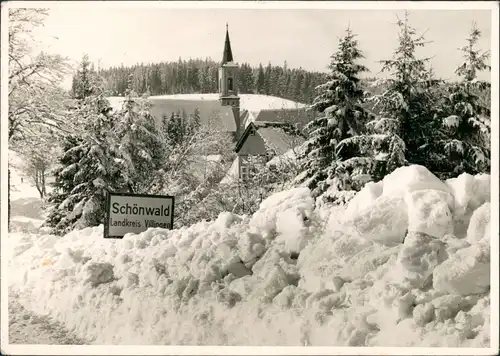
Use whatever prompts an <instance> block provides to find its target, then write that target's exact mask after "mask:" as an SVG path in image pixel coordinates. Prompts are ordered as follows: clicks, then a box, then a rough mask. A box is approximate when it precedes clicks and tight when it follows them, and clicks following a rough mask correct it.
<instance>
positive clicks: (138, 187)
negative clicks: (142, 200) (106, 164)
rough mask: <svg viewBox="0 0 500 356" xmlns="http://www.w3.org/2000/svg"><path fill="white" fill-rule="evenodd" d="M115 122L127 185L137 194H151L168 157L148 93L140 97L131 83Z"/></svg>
mask: <svg viewBox="0 0 500 356" xmlns="http://www.w3.org/2000/svg"><path fill="white" fill-rule="evenodd" d="M115 120H116V123H117V125H116V128H115V134H116V137H117V139H118V153H119V155H120V157H121V158H122V159H123V163H124V164H125V165H126V167H127V169H126V172H127V174H128V175H127V177H126V179H127V182H128V183H127V184H128V186H129V188H130V190H131V191H132V192H134V193H147V189H148V187H150V186H151V184H152V179H153V178H152V177H153V176H154V175H153V173H154V172H155V171H156V170H157V169H158V168H159V167H160V165H161V163H162V162H163V159H164V157H165V141H164V138H163V135H162V133H161V130H160V129H159V128H158V127H157V124H156V121H155V119H154V117H153V116H152V115H151V112H150V103H149V102H148V100H147V94H145V95H143V96H142V97H140V98H139V97H138V95H137V94H136V93H134V92H133V91H132V89H131V85H130V84H129V87H128V89H127V91H126V99H125V101H124V103H123V107H122V109H121V110H120V111H119V112H118V113H116V117H115Z"/></svg>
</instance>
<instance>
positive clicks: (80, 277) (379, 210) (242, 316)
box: [9, 166, 490, 347]
mask: <svg viewBox="0 0 500 356" xmlns="http://www.w3.org/2000/svg"><path fill="white" fill-rule="evenodd" d="M489 196H490V180H489V176H486V175H482V176H476V177H473V176H469V175H463V176H461V177H460V178H458V179H455V180H450V181H447V182H441V181H439V180H438V179H437V178H435V177H434V176H433V175H432V174H430V173H429V172H428V171H427V170H426V169H425V168H423V167H420V166H412V167H406V168H402V169H399V170H397V171H396V172H394V173H393V174H391V175H390V176H388V177H386V178H385V179H384V181H382V182H379V183H377V184H374V183H370V184H368V185H367V187H366V188H365V189H364V190H363V191H362V192H360V193H358V195H357V196H356V197H355V199H354V200H353V201H351V203H350V204H349V206H348V207H347V209H345V208H333V207H329V206H316V205H315V202H314V201H313V199H312V198H311V197H310V195H309V191H308V190H307V189H301V188H297V189H293V190H289V191H285V192H282V193H279V194H276V195H274V196H272V197H270V198H269V199H267V200H266V201H264V202H263V203H262V204H261V207H260V210H259V211H258V212H257V213H255V214H254V215H253V216H251V217H246V216H243V217H241V216H236V215H234V214H231V213H223V214H221V215H220V216H219V218H218V219H217V220H216V221H214V222H203V223H199V224H196V225H193V226H191V227H189V228H183V229H179V230H172V231H168V230H162V229H150V230H148V231H147V232H145V233H142V234H140V235H127V236H126V237H125V238H124V239H123V240H104V239H103V237H102V235H103V233H102V226H100V227H95V228H87V229H84V230H81V231H73V232H71V233H69V234H68V235H66V236H64V237H62V238H60V237H55V236H50V235H42V234H41V233H23V232H17V233H13V234H10V235H9V245H10V268H9V280H10V290H11V292H12V293H19V297H18V299H17V301H18V302H19V303H20V304H21V305H22V306H23V307H24V308H26V309H27V310H29V311H30V312H34V313H36V314H38V315H51V317H52V318H53V319H54V320H57V321H58V322H60V323H62V324H64V326H65V328H67V329H68V330H70V331H71V332H72V333H74V334H75V335H77V336H78V337H79V338H82V339H85V340H88V342H90V343H93V344H121V345H131V344H135V345H146V344H161V345H250V346H256V345H269V346H274V345H276V346H277V345H281V346H303V345H313V346H414V347H432V346H437V347H489V346H490V294H489V287H490V252H489V251H490V230H489V221H490V204H489V199H490V198H489Z"/></svg>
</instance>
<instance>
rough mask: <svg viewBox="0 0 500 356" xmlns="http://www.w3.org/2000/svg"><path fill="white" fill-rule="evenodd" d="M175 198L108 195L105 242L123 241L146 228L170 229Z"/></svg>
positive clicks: (172, 221) (120, 194)
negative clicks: (108, 239)
mask: <svg viewBox="0 0 500 356" xmlns="http://www.w3.org/2000/svg"><path fill="white" fill-rule="evenodd" d="M173 223H174V197H171V196H164V195H143V194H122V193H108V196H107V200H106V219H105V221H104V237H105V238H122V237H123V236H124V235H125V234H128V233H133V234H139V233H141V232H144V231H146V230H147V229H149V228H163V229H172V226H173Z"/></svg>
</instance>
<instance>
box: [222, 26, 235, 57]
mask: <svg viewBox="0 0 500 356" xmlns="http://www.w3.org/2000/svg"><path fill="white" fill-rule="evenodd" d="M232 61H233V52H232V51H231V41H230V40H229V26H228V24H227V22H226V41H225V42H224V53H223V55H222V64H223V65H224V64H226V63H228V62H232Z"/></svg>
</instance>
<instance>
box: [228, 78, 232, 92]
mask: <svg viewBox="0 0 500 356" xmlns="http://www.w3.org/2000/svg"><path fill="white" fill-rule="evenodd" d="M227 89H228V90H229V91H233V78H227Z"/></svg>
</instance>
